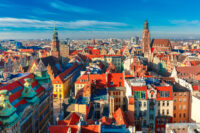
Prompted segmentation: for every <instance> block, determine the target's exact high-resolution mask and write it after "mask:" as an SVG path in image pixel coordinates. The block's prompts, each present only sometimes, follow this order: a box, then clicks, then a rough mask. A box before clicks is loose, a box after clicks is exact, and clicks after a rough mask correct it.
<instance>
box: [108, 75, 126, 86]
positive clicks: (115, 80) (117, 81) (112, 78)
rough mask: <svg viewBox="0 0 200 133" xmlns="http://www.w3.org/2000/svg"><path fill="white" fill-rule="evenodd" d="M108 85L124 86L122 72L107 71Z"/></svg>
mask: <svg viewBox="0 0 200 133" xmlns="http://www.w3.org/2000/svg"><path fill="white" fill-rule="evenodd" d="M108 87H124V74H123V73H109V74H108Z"/></svg>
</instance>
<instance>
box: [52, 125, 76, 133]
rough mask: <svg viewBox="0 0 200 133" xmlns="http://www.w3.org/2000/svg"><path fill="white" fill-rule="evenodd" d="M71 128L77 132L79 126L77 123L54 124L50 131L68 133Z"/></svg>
mask: <svg viewBox="0 0 200 133" xmlns="http://www.w3.org/2000/svg"><path fill="white" fill-rule="evenodd" d="M69 128H71V132H72V133H76V132H77V131H78V126H76V125H70V126H64V125H53V126H50V127H49V133H68V130H69Z"/></svg>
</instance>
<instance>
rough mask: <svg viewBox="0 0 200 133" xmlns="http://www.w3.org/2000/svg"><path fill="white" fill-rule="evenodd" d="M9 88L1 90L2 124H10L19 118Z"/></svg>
mask: <svg viewBox="0 0 200 133" xmlns="http://www.w3.org/2000/svg"><path fill="white" fill-rule="evenodd" d="M10 95H11V93H10V92H8V90H0V122H2V125H5V126H10V125H12V123H13V122H15V121H17V120H18V118H19V117H18V115H17V113H16V108H15V107H14V106H13V105H12V104H11V103H10V101H9V96H10Z"/></svg>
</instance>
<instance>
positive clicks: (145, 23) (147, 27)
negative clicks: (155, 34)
mask: <svg viewBox="0 0 200 133" xmlns="http://www.w3.org/2000/svg"><path fill="white" fill-rule="evenodd" d="M144 30H149V24H148V22H147V20H145V22H144Z"/></svg>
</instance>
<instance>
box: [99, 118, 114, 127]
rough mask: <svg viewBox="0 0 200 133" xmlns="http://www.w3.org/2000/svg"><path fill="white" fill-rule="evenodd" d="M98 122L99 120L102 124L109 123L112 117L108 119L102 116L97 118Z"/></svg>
mask: <svg viewBox="0 0 200 133" xmlns="http://www.w3.org/2000/svg"><path fill="white" fill-rule="evenodd" d="M99 122H101V124H102V125H111V124H112V122H113V119H110V118H107V117H105V116H104V117H102V118H101V119H99Z"/></svg>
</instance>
